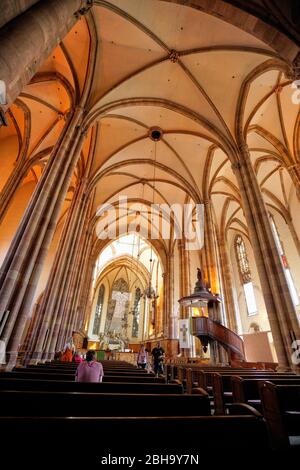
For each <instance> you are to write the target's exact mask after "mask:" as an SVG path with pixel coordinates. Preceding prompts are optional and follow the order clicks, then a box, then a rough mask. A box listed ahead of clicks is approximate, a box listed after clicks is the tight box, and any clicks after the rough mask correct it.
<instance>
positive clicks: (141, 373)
mask: <svg viewBox="0 0 300 470" xmlns="http://www.w3.org/2000/svg"><path fill="white" fill-rule="evenodd" d="M76 369H77V368H75V369H68V368H67V369H64V368H58V369H54V368H47V367H37V366H36V367H30V368H26V369H14V372H17V373H19V374H27V373H28V372H37V373H42V374H48V373H50V374H73V375H74V374H75V372H76ZM104 375H122V376H126V375H129V376H135V375H136V376H139V377H140V376H144V375H147V371H144V370H143V371H142V370H139V369H133V370H132V371H129V370H128V371H127V370H115V369H110V370H107V369H104ZM150 375H153V374H150Z"/></svg>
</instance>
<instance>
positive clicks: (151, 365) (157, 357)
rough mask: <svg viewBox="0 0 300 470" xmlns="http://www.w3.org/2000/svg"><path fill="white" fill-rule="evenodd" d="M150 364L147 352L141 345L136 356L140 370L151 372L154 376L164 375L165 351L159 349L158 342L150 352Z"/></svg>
mask: <svg viewBox="0 0 300 470" xmlns="http://www.w3.org/2000/svg"><path fill="white" fill-rule="evenodd" d="M151 356H152V362H151V361H150V357H149V353H148V350H147V349H146V348H145V345H144V344H142V345H141V347H140V350H139V352H138V354H137V366H138V367H139V368H142V369H147V370H148V372H150V371H153V372H154V373H155V375H156V376H158V375H162V374H163V373H164V366H163V364H164V362H163V361H164V357H165V351H164V349H163V348H162V347H161V344H160V342H158V343H157V346H156V347H155V348H153V349H152V351H151Z"/></svg>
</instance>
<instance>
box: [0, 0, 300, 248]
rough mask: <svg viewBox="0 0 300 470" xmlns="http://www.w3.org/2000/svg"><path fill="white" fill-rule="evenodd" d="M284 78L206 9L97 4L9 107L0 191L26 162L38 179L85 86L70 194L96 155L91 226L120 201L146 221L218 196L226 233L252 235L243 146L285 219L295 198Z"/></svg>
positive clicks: (294, 144)
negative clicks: (238, 160) (239, 167)
mask: <svg viewBox="0 0 300 470" xmlns="http://www.w3.org/2000/svg"><path fill="white" fill-rule="evenodd" d="M91 70H92V72H91ZM284 70H285V64H284V61H283V60H282V58H280V57H278V55H277V53H276V52H275V51H274V50H272V49H271V47H270V46H268V45H267V44H266V43H264V42H262V41H261V40H259V39H257V38H256V37H254V36H252V35H250V34H248V33H246V32H245V31H242V30H241V29H239V28H237V27H236V26H233V25H231V24H229V23H226V22H224V21H222V20H221V19H219V18H216V17H214V16H212V15H209V14H207V13H204V12H202V11H199V10H196V9H193V8H190V7H186V6H182V5H179V4H175V3H169V2H164V1H158V0H108V1H101V0H97V1H96V2H95V6H94V8H93V9H92V10H91V13H89V15H88V16H87V17H85V18H82V19H81V20H80V21H78V23H77V24H76V25H75V26H74V28H73V29H72V30H71V31H70V33H69V34H68V36H67V37H66V38H65V39H64V41H63V42H62V43H61V44H60V45H59V46H58V47H57V48H56V49H55V50H54V51H53V53H52V54H51V57H49V59H48V60H47V61H46V63H45V64H44V65H43V67H42V69H41V70H40V71H39V73H38V74H37V75H36V76H35V77H34V79H33V80H32V81H31V83H30V84H29V85H27V86H26V87H25V89H24V91H23V93H22V94H21V96H20V97H19V99H18V100H17V102H16V103H15V104H14V105H13V106H12V107H11V110H10V112H9V123H10V126H9V127H8V128H3V127H2V128H1V129H0V139H1V140H2V142H3V147H2V148H3V152H4V157H5V158H4V162H5V168H4V171H3V172H2V175H1V178H2V180H0V183H2V185H3V184H4V183H5V181H6V180H7V178H8V175H9V173H10V171H11V170H12V168H13V165H14V164H15V162H18V161H19V160H21V161H23V162H24V164H23V169H24V178H23V184H25V183H26V182H28V180H31V181H38V179H39V177H40V175H41V172H42V169H43V167H44V165H45V163H46V161H47V158H48V156H49V154H50V152H51V150H52V149H53V146H54V145H55V143H56V141H57V139H58V138H59V136H60V134H61V131H62V128H63V125H64V122H65V117H66V115H67V113H68V111H69V110H70V108H71V107H72V106H75V105H78V103H79V101H80V96H81V95H82V93H83V92H84V90H86V89H87V88H88V93H89V99H88V109H87V110H86V120H85V124H86V125H87V126H88V133H87V138H86V141H85V144H84V147H83V149H82V153H81V158H80V160H79V162H78V165H77V169H76V172H75V174H74V176H73V181H72V185H71V188H70V192H72V191H73V188H74V187H75V186H76V184H77V182H78V181H79V180H80V179H81V177H82V175H83V174H84V171H85V165H86V161H87V158H88V155H90V158H92V165H91V170H90V174H89V190H90V191H91V192H92V193H93V198H94V199H93V214H92V221H93V222H92V223H94V224H95V223H96V222H97V217H95V214H96V213H97V208H98V207H99V206H100V205H101V204H103V203H108V202H109V203H112V204H115V205H116V206H117V205H118V197H119V196H120V195H123V196H124V195H125V196H127V198H128V202H129V208H130V205H131V204H135V205H136V206H135V207H136V208H137V205H138V204H139V205H140V208H141V212H143V213H146V210H142V208H145V207H147V205H149V204H151V203H152V202H153V201H154V202H155V203H167V204H173V203H185V202H190V201H193V202H194V203H197V202H202V201H204V200H207V199H209V198H211V199H212V201H213V207H214V213H215V220H216V224H217V228H218V230H219V231H222V232H223V233H225V234H226V233H227V232H228V230H231V229H233V230H239V231H243V232H246V231H247V228H246V222H245V220H244V216H243V212H242V209H241V200H240V194H239V190H238V187H237V183H236V180H235V176H234V174H233V171H232V169H231V163H232V161H233V160H234V158H235V156H236V153H237V152H238V144H239V142H240V140H241V139H242V138H244V139H245V140H246V142H247V144H248V146H249V148H250V150H251V158H252V162H253V165H254V168H255V171H256V174H257V177H258V180H259V183H260V185H261V188H262V190H263V194H264V197H265V198H266V202H267V203H268V204H270V206H272V207H273V208H274V207H275V208H276V210H278V211H281V212H282V213H284V211H289V204H290V200H291V197H292V194H293V191H294V188H293V184H292V180H291V178H290V176H289V172H288V168H289V167H291V166H292V165H294V164H295V163H296V162H298V161H299V156H300V149H299V137H300V135H299V129H300V126H299V122H300V120H299V105H297V104H294V103H293V100H292V96H293V93H294V92H295V90H294V89H293V88H292V86H291V85H292V82H291V80H289V79H287V78H286V76H285V73H284ZM91 73H92V79H91V80H90V78H88V76H90V75H89V74H91ZM153 127H158V128H160V129H161V130H162V139H161V140H160V141H159V142H154V141H153V140H151V139H150V138H149V132H150V131H151V129H152V128H153ZM70 197H71V193H70V194H69V197H68V198H69V199H70ZM68 198H67V199H68ZM141 203H143V204H144V205H143V206H142V205H141ZM68 204H69V201H68V200H67V201H66V204H65V207H64V211H66V210H67V208H68ZM143 220H144V222H143ZM143 220H142V222H141V223H145V224H146V223H148V221H147V220H146V216H145V217H144V219H143ZM166 248H167V247H166Z"/></svg>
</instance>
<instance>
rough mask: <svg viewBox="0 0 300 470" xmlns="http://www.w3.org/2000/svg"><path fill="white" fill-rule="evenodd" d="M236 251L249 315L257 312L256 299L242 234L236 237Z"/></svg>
mask: <svg viewBox="0 0 300 470" xmlns="http://www.w3.org/2000/svg"><path fill="white" fill-rule="evenodd" d="M235 252H236V257H237V263H238V268H239V273H240V278H241V281H242V284H243V288H244V294H245V299H246V304H247V310H248V315H254V314H255V313H257V306H256V300H255V295H254V289H253V284H252V278H251V271H250V267H249V261H248V256H247V251H246V246H245V243H244V240H243V239H242V237H241V236H240V235H238V236H237V237H236V239H235Z"/></svg>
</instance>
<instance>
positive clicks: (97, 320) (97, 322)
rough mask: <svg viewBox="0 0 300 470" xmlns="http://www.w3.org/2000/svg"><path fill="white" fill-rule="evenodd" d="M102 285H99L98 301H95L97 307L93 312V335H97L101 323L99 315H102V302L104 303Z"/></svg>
mask: <svg viewBox="0 0 300 470" xmlns="http://www.w3.org/2000/svg"><path fill="white" fill-rule="evenodd" d="M104 293H105V289H104V285H103V284H101V286H100V288H99V292H98V300H97V305H96V311H95V319H94V326H93V335H97V334H98V333H99V330H100V322H101V314H102V309H103V301H104Z"/></svg>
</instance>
